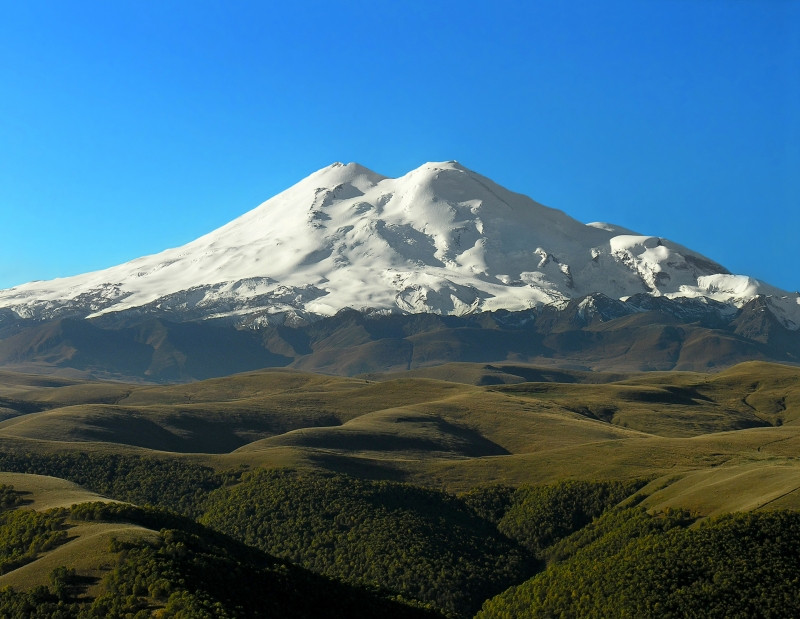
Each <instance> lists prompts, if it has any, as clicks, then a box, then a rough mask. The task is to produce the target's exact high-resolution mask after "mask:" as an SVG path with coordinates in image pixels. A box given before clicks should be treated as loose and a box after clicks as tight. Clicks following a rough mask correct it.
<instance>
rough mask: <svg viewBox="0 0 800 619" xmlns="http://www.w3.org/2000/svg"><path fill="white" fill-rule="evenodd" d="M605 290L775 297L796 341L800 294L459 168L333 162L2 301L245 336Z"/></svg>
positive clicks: (539, 302) (772, 305)
mask: <svg viewBox="0 0 800 619" xmlns="http://www.w3.org/2000/svg"><path fill="white" fill-rule="evenodd" d="M592 293H602V294H603V295H605V296H607V297H609V298H612V299H620V300H625V299H626V298H628V297H631V296H634V295H637V294H646V295H649V296H651V297H653V298H658V297H664V298H705V299H709V300H712V301H717V302H721V303H724V304H727V305H730V306H731V307H732V308H734V307H736V308H741V307H742V306H743V305H745V304H746V303H748V302H749V301H751V300H753V299H755V298H757V297H763V298H764V299H765V302H766V305H767V307H768V308H769V310H770V311H771V312H772V313H773V314H774V315H775V316H776V318H777V319H778V320H779V321H780V322H781V323H782V324H783V326H785V327H787V328H788V329H790V330H795V329H797V328H798V327H800V295H797V294H789V293H787V292H785V291H782V290H779V289H777V288H774V287H772V286H769V285H767V284H764V283H762V282H759V281H758V280H755V279H753V278H750V277H747V276H744V275H734V274H731V273H730V272H729V271H728V270H727V269H725V268H724V267H722V266H721V265H719V264H717V263H716V262H714V261H712V260H710V259H708V258H707V257H705V256H703V255H702V254H699V253H697V252H694V251H692V250H690V249H688V248H685V247H683V246H681V245H679V244H677V243H673V242H671V241H668V240H666V239H663V238H661V237H657V236H646V235H640V234H636V233H634V232H633V231H631V230H627V229H624V228H620V227H617V226H614V225H613V224H601V223H592V224H582V223H580V222H578V221H577V220H575V219H573V218H571V217H569V215H567V214H565V213H563V212H562V211H559V210H557V209H553V208H551V207H547V206H544V205H541V204H539V203H537V202H535V201H534V200H532V199H531V198H528V197H527V196H524V195H522V194H518V193H514V192H512V191H509V190H508V189H505V188H503V187H501V186H500V185H497V184H496V183H494V182H493V181H491V180H490V179H488V178H486V177H483V176H481V175H480V174H478V173H476V172H473V171H471V170H469V169H468V168H466V167H464V166H462V165H461V164H459V163H457V162H454V161H450V162H440V163H435V162H434V163H426V164H424V165H422V166H420V167H419V168H417V169H415V170H412V171H411V172H409V173H407V174H405V175H404V176H401V177H399V178H394V179H393V178H388V177H385V176H382V175H380V174H377V173H375V172H372V171H371V170H368V169H367V168H365V167H363V166H361V165H359V164H355V163H350V164H346V165H345V164H341V163H337V164H332V165H330V166H328V167H326V168H322V169H321V170H318V171H317V172H314V173H313V174H311V175H310V176H308V177H306V178H305V179H303V180H301V181H300V182H298V183H296V184H295V185H293V186H292V187H290V188H288V189H287V190H285V191H283V192H281V193H279V194H278V195H276V196H274V197H273V198H270V199H269V200H267V201H266V202H264V203H262V204H261V205H259V206H257V207H256V208H254V209H252V210H251V211H249V212H247V213H245V214H243V215H242V216H240V217H238V218H236V219H234V220H233V221H231V222H229V223H228V224H226V225H224V226H222V227H221V228H218V229H217V230H214V231H212V232H209V233H208V234H206V235H203V236H201V237H199V238H198V239H196V240H194V241H192V242H190V243H187V244H186V245H184V246H181V247H178V248H174V249H168V250H165V251H163V252H160V253H158V254H154V255H151V256H144V257H141V258H137V259H135V260H132V261H130V262H127V263H124V264H121V265H117V266H115V267H111V268H109V269H104V270H100V271H95V272H92V273H87V274H83V275H76V276H73V277H69V278H62V279H57V280H50V281H47V282H31V283H28V284H23V285H21V286H17V287H15V288H11V289H7V290H4V291H0V310H3V309H5V310H7V311H12V312H13V313H14V314H15V315H16V316H18V317H20V318H24V319H33V320H36V321H41V320H50V319H54V318H63V317H78V318H87V317H89V318H92V317H100V316H105V315H108V314H112V313H116V314H128V315H130V316H133V317H140V318H144V317H159V318H166V319H169V320H175V321H179V322H184V321H197V320H209V319H220V318H221V319H225V320H227V321H229V322H233V323H234V324H236V325H238V326H253V327H258V326H263V325H266V324H276V323H277V324H280V323H284V322H288V324H298V323H304V322H308V321H314V320H318V319H319V318H320V317H322V316H330V315H333V314H335V313H336V312H337V311H339V310H340V309H342V308H345V307H351V308H354V309H357V310H362V311H370V312H372V313H401V314H404V313H435V314H454V315H463V314H469V313H474V312H481V311H493V310H499V309H507V310H511V311H519V310H524V309H528V308H534V307H542V306H547V305H553V306H556V307H565V306H566V305H567V304H568V302H569V301H570V299H575V298H581V297H585V296H587V295H590V294H592Z"/></svg>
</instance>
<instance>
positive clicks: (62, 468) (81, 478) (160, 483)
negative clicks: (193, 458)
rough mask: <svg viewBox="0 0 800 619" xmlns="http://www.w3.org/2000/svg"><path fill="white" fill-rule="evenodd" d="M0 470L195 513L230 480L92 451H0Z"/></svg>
mask: <svg viewBox="0 0 800 619" xmlns="http://www.w3.org/2000/svg"><path fill="white" fill-rule="evenodd" d="M0 470H2V471H11V472H18V473H35V474H37V475H51V476H53V477H60V478H62V479H67V480H69V481H72V482H75V483H76V484H79V485H81V486H83V487H84V488H87V489H89V490H92V491H94V492H97V493H99V494H102V495H105V496H107V497H110V498H112V499H117V500H120V501H130V502H131V503H138V504H142V505H147V504H149V505H156V506H159V507H164V508H167V509H171V510H173V511H176V512H178V513H183V514H187V515H194V514H196V513H197V511H198V509H199V506H200V505H201V504H202V502H203V500H204V499H205V498H206V496H208V493H209V492H211V491H212V490H214V489H215V488H219V487H220V486H222V485H223V484H224V483H226V482H227V481H229V480H230V479H232V476H231V475H222V474H219V473H216V472H215V471H214V470H213V469H211V468H209V467H207V466H200V465H197V464H191V463H187V462H184V461H181V460H177V459H169V460H167V459H158V458H151V457H144V456H130V455H121V454H93V453H81V452H71V453H60V454H32V453H14V452H5V453H0Z"/></svg>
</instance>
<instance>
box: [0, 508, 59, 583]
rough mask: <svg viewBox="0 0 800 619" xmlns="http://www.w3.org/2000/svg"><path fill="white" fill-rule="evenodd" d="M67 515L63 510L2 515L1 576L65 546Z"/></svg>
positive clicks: (6, 512)
mask: <svg viewBox="0 0 800 619" xmlns="http://www.w3.org/2000/svg"><path fill="white" fill-rule="evenodd" d="M64 518H65V514H64V512H63V511H61V510H52V511H49V512H43V513H40V512H35V511H30V510H10V511H5V512H2V513H0V574H4V573H5V572H8V571H10V570H13V569H14V568H16V567H19V566H20V565H22V564H24V563H27V562H28V561H31V560H33V559H34V558H35V557H36V555H37V554H39V553H40V552H43V551H45V550H48V549H50V548H52V547H54V546H57V545H58V544H61V543H63V542H64V541H65V540H66V538H67V533H66V531H65V530H64Z"/></svg>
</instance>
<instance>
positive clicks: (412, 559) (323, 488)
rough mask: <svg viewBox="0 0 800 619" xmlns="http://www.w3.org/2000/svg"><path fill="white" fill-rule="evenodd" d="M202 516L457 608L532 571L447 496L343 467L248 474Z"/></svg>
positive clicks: (329, 569)
mask: <svg viewBox="0 0 800 619" xmlns="http://www.w3.org/2000/svg"><path fill="white" fill-rule="evenodd" d="M200 520H201V522H203V523H204V524H207V525H208V526H210V527H212V528H215V529H218V530H220V531H224V532H225V533H228V534H230V535H231V536H233V537H235V538H237V539H239V540H241V541H243V542H244V543H246V544H248V545H252V546H255V547H257V548H260V549H262V550H264V551H266V552H269V553H271V554H274V555H276V556H279V557H282V558H285V559H287V560H290V561H292V562H295V563H297V564H299V565H302V566H303V567H307V568H308V569H311V570H313V571H315V572H319V573H321V574H326V575H328V576H332V577H335V578H339V579H342V580H345V581H347V582H351V583H355V584H361V585H369V586H381V587H385V588H387V589H389V590H392V591H395V592H397V593H399V594H401V595H402V596H404V597H408V598H412V599H416V600H420V601H422V602H426V603H429V604H430V605H432V606H433V607H435V608H439V609H441V610H443V611H446V612H449V613H455V614H458V615H460V616H469V615H471V614H472V613H474V612H475V611H476V610H477V609H478V608H480V605H481V603H482V601H483V600H484V599H486V598H487V597H489V596H491V595H494V594H495V593H498V592H500V591H502V590H503V589H505V588H506V587H508V586H509V585H511V584H514V583H515V582H520V581H521V580H523V579H524V578H526V577H527V576H529V575H531V574H532V573H534V571H535V570H536V569H537V563H536V562H535V561H534V560H533V558H532V557H531V556H530V555H529V553H527V552H526V551H525V549H524V548H522V547H521V546H519V545H518V544H516V543H515V542H513V541H512V540H510V539H508V538H507V537H506V536H504V535H503V534H502V533H500V532H499V531H498V530H497V528H496V527H495V526H494V525H493V524H492V523H491V522H489V521H487V520H485V519H484V518H482V517H480V516H479V515H478V514H476V513H475V512H474V511H473V510H471V509H469V507H468V506H467V505H466V504H465V503H464V502H463V501H461V500H459V499H457V498H456V497H453V496H452V495H449V494H447V493H444V492H440V491H435V490H428V489H423V488H418V487H415V486H411V485H408V484H401V483H396V482H386V481H368V480H363V479H356V478H352V477H348V476H346V475H341V474H328V473H319V472H312V471H308V472H294V471H286V470H273V471H267V470H260V471H256V472H253V473H248V474H246V475H244V477H243V478H242V483H240V484H238V485H236V486H232V487H226V488H222V489H220V490H217V491H215V492H214V493H212V495H211V496H210V498H209V501H208V503H207V507H206V511H205V513H204V514H203V516H202V517H201V519H200Z"/></svg>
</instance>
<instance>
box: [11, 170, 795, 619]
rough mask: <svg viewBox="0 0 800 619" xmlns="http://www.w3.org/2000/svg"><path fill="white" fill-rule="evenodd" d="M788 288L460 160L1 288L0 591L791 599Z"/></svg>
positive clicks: (709, 608) (454, 602) (702, 612)
mask: <svg viewBox="0 0 800 619" xmlns="http://www.w3.org/2000/svg"><path fill="white" fill-rule="evenodd" d="M799 303H800V297H799V296H798V294H797V293H791V294H790V293H788V292H784V291H781V290H778V289H775V288H773V287H770V286H768V285H767V284H764V283H761V282H758V281H755V280H753V279H751V278H748V277H746V276H742V275H733V274H730V273H728V272H727V271H726V270H725V269H724V268H723V267H722V266H720V265H718V264H716V263H714V262H713V261H711V260H709V259H708V258H705V257H704V256H702V255H701V254H699V253H696V252H694V251H691V250H689V249H687V248H685V247H682V246H680V245H677V244H675V243H672V242H670V241H668V240H666V239H663V238H660V237H651V236H644V235H640V234H636V233H634V232H632V231H630V230H625V229H622V228H619V227H618V226H614V225H610V224H588V225H585V224H582V223H579V222H577V221H575V220H573V219H571V218H570V217H568V216H567V215H565V214H564V213H561V212H560V211H556V210H553V209H550V208H547V207H544V206H542V205H540V204H537V203H536V202H534V201H532V200H531V199H529V198H527V197H525V196H521V195H519V194H515V193H512V192H510V191H508V190H506V189H504V188H502V187H500V186H498V185H496V184H495V183H493V182H492V181H490V180H489V179H487V178H484V177H482V176H480V175H478V174H476V173H474V172H472V171H470V170H467V169H466V168H464V167H462V166H460V165H459V164H457V163H455V162H446V163H431V164H425V165H423V166H422V167H420V168H419V169H417V170H414V171H412V172H410V173H408V174H407V175H405V176H403V177H401V178H397V179H392V178H385V177H382V176H380V175H378V174H375V173H373V172H371V171H369V170H367V169H365V168H363V167H361V166H359V165H357V164H349V165H341V164H334V165H333V166H330V167H328V168H325V169H323V170H320V171H319V172H316V173H315V174H312V175H311V176H309V177H308V178H306V179H304V180H303V181H301V182H300V183H298V184H297V185H295V186H294V187H291V188H289V189H287V190H286V191H284V192H283V193H281V194H279V195H277V196H275V197H274V198H272V199H271V200H268V201H267V202H265V203H264V204H262V205H261V206H259V207H257V208H256V209H254V210H253V211H251V212H249V213H246V214H245V215H243V216H242V217H240V218H238V219H236V220H234V221H232V222H231V223H229V224H228V225H226V226H223V227H222V228H220V229H219V230H216V231H213V232H211V233H209V234H207V235H206V236H204V237H201V238H199V239H197V240H195V241H193V242H191V243H189V244H187V245H185V246H184V247H180V248H177V249H170V250H167V251H165V252H162V253H160V254H157V255H154V256H147V257H143V258H139V259H137V260H133V261H131V262H129V263H126V264H123V265H119V266H117V267H113V268H110V269H106V270H104V271H98V272H96V273H89V274H85V275H79V276H75V277H70V278H65V279H61V280H54V281H51V282H31V283H29V284H25V285H23V286H18V287H16V288H12V289H10V290H5V291H0V542H2V543H0V616H3V617H85V618H88V617H136V618H144V617H192V618H194V617H202V618H205V617H208V618H211V617H243V618H244V617H274V616H281V617H343V616H346V617H376V616H383V617H409V618H412V617H420V618H422V617H431V618H433V617H448V618H462V617H463V618H466V617H473V616H478V617H482V618H490V617H498V618H507V617H508V618H510V617H553V616H559V617H616V616H634V617H644V618H649V617H652V618H661V617H683V616H709V617H790V616H799V615H800V597H798V596H797V591H796V589H797V583H798V582H799V581H800V559H798V556H799V555H798V553H797V548H798V546H799V545H800V460H798V453H800V452H799V451H798V450H799V449H800V367H798V363H799V362H800V304H799Z"/></svg>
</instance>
